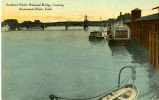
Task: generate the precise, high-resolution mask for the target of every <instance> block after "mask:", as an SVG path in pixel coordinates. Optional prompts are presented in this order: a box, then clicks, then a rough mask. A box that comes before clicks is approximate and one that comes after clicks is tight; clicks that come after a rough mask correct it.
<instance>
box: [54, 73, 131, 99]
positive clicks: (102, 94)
mask: <svg viewBox="0 0 159 100" xmlns="http://www.w3.org/2000/svg"><path fill="white" fill-rule="evenodd" d="M130 76H131V75H129V76H127V77H126V78H125V79H124V80H123V81H122V84H123V83H124V82H125V81H126V79H127V78H128V79H127V81H128V80H129V79H130ZM127 81H126V83H127ZM116 88H118V87H117V86H116V87H114V88H112V89H111V90H109V91H107V92H104V93H101V94H99V95H96V96H92V97H87V98H81V99H75V98H66V97H61V96H55V95H51V96H52V97H54V98H55V99H56V100H58V99H65V100H86V99H93V98H98V97H102V96H104V95H106V94H108V93H110V92H111V91H113V90H114V89H116Z"/></svg>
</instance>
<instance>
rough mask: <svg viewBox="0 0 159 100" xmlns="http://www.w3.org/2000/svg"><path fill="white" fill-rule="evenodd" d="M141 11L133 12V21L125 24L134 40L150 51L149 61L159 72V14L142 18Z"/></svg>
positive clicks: (135, 10)
mask: <svg viewBox="0 0 159 100" xmlns="http://www.w3.org/2000/svg"><path fill="white" fill-rule="evenodd" d="M141 12H142V11H141V10H140V9H138V8H136V9H134V10H132V11H131V20H129V21H127V22H125V24H127V25H128V26H129V28H130V29H131V35H132V39H133V40H135V41H136V42H137V43H138V44H140V45H141V46H143V47H144V48H146V49H148V50H149V61H150V63H151V64H152V65H153V66H155V68H156V69H157V70H159V13H156V14H152V15H148V16H144V17H141Z"/></svg>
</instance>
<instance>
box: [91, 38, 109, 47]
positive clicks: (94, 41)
mask: <svg viewBox="0 0 159 100" xmlns="http://www.w3.org/2000/svg"><path fill="white" fill-rule="evenodd" d="M88 41H89V42H90V43H91V44H92V45H96V44H103V43H106V42H107V41H106V39H90V38H89V39H88Z"/></svg>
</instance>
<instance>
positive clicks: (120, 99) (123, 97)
mask: <svg viewBox="0 0 159 100" xmlns="http://www.w3.org/2000/svg"><path fill="white" fill-rule="evenodd" d="M126 68H131V69H132V70H131V72H132V73H131V77H132V81H133V83H132V84H129V85H125V86H122V87H121V86H120V76H121V72H122V71H123V70H124V69H126ZM135 79H136V70H135V68H134V67H132V66H125V67H123V68H121V70H120V71H119V76H118V88H117V89H115V90H113V91H111V92H109V93H103V94H99V95H96V96H93V97H87V98H76V99H75V98H66V97H61V96H56V95H50V96H49V98H50V100H58V99H65V100H88V99H95V98H97V97H100V98H99V99H97V100H136V99H137V97H138V94H139V89H138V87H137V86H136V85H134V80H135ZM122 84H123V83H122Z"/></svg>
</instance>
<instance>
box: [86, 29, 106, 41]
mask: <svg viewBox="0 0 159 100" xmlns="http://www.w3.org/2000/svg"><path fill="white" fill-rule="evenodd" d="M106 36H107V28H100V31H93V32H90V35H89V38H90V39H94V38H96V39H104V38H106Z"/></svg>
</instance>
